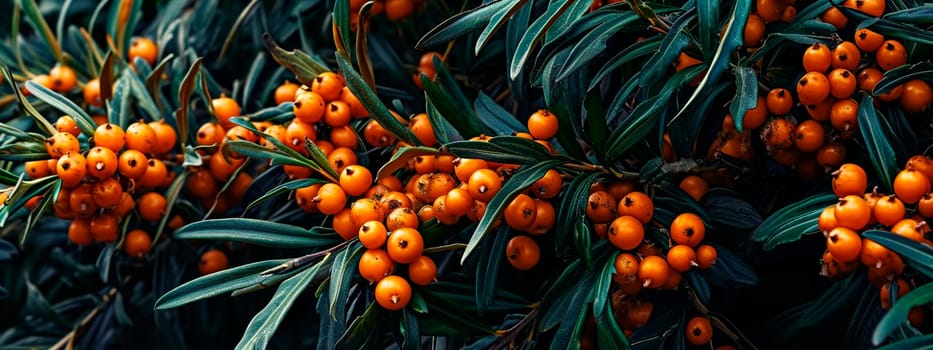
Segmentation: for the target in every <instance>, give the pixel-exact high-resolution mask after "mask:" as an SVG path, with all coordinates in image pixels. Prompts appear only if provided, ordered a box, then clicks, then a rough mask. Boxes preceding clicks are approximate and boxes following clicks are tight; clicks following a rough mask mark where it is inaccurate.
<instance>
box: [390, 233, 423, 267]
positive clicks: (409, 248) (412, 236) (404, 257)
mask: <svg viewBox="0 0 933 350" xmlns="http://www.w3.org/2000/svg"><path fill="white" fill-rule="evenodd" d="M386 250H387V251H388V252H389V256H390V257H392V260H394V261H395V262H398V263H402V264H409V263H412V262H414V261H415V260H416V259H418V257H419V256H421V252H422V251H424V238H422V237H421V233H420V232H418V230H416V229H413V228H409V227H401V228H398V229H396V230H395V231H392V232H391V233H390V234H389V240H388V241H387V242H386Z"/></svg>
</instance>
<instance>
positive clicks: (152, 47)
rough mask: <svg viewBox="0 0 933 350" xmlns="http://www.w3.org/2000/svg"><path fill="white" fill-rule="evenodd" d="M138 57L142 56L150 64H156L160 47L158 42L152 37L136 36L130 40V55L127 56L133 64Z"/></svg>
mask: <svg viewBox="0 0 933 350" xmlns="http://www.w3.org/2000/svg"><path fill="white" fill-rule="evenodd" d="M136 57H139V58H142V59H143V60H145V61H146V62H147V63H149V65H150V66H151V65H154V64H155V61H156V59H158V57H159V47H158V46H156V43H155V42H154V41H152V39H149V38H146V37H134V38H133V39H132V41H131V42H130V49H129V55H128V57H127V59H128V61H129V63H130V64H131V65H132V64H133V61H135V60H136Z"/></svg>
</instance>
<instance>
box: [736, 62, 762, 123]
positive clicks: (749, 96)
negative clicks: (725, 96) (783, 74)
mask: <svg viewBox="0 0 933 350" xmlns="http://www.w3.org/2000/svg"><path fill="white" fill-rule="evenodd" d="M756 106H758V76H757V75H756V74H755V70H754V69H753V68H752V67H744V66H743V67H737V68H736V71H735V97H733V98H732V102H730V103H729V113H730V114H732V120H734V121H735V129H736V130H737V131H738V132H742V128H743V124H742V121H743V120H745V112H747V111H748V110H749V109H752V108H755V107H756Z"/></svg>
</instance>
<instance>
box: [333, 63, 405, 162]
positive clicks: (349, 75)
mask: <svg viewBox="0 0 933 350" xmlns="http://www.w3.org/2000/svg"><path fill="white" fill-rule="evenodd" d="M336 57H337V65H338V67H340V72H342V73H343V76H344V78H345V79H346V81H347V88H348V89H350V92H352V93H353V95H355V96H356V97H357V98H358V99H359V100H360V103H362V104H363V107H366V111H367V112H369V115H370V116H372V117H373V118H374V119H376V121H378V122H379V124H380V125H382V127H383V128H385V129H386V131H388V132H389V133H390V134H392V136H394V137H395V138H396V139H399V140H401V141H404V142H407V143H408V144H411V145H415V146H421V142H420V141H418V138H416V137H415V135H414V134H412V133H411V131H410V130H408V128H406V127H405V126H404V125H402V123H401V122H399V121H398V120H396V119H395V117H394V116H392V114H391V113H389V109H388V108H386V106H385V104H383V103H382V101H380V100H379V96H376V93H375V92H374V91H373V90H372V89H370V88H369V85H366V82H365V81H364V80H363V78H362V77H360V75H359V73H357V72H356V71H355V70H354V69H353V66H351V65H350V62H349V61H347V59H346V58H344V57H343V56H341V55H340V54H339V53H338V54H337V55H336Z"/></svg>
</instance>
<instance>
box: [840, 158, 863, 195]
mask: <svg viewBox="0 0 933 350" xmlns="http://www.w3.org/2000/svg"><path fill="white" fill-rule="evenodd" d="M832 175H833V182H832V186H833V193H835V194H836V197H839V198H842V197H845V196H848V195H860V194H862V193H865V188H866V187H868V174H866V173H865V169H862V167H861V166H859V165H858V164H854V163H846V164H843V165H842V166H840V167H839V169H838V170H836V171H834V172H833V173H832Z"/></svg>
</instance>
